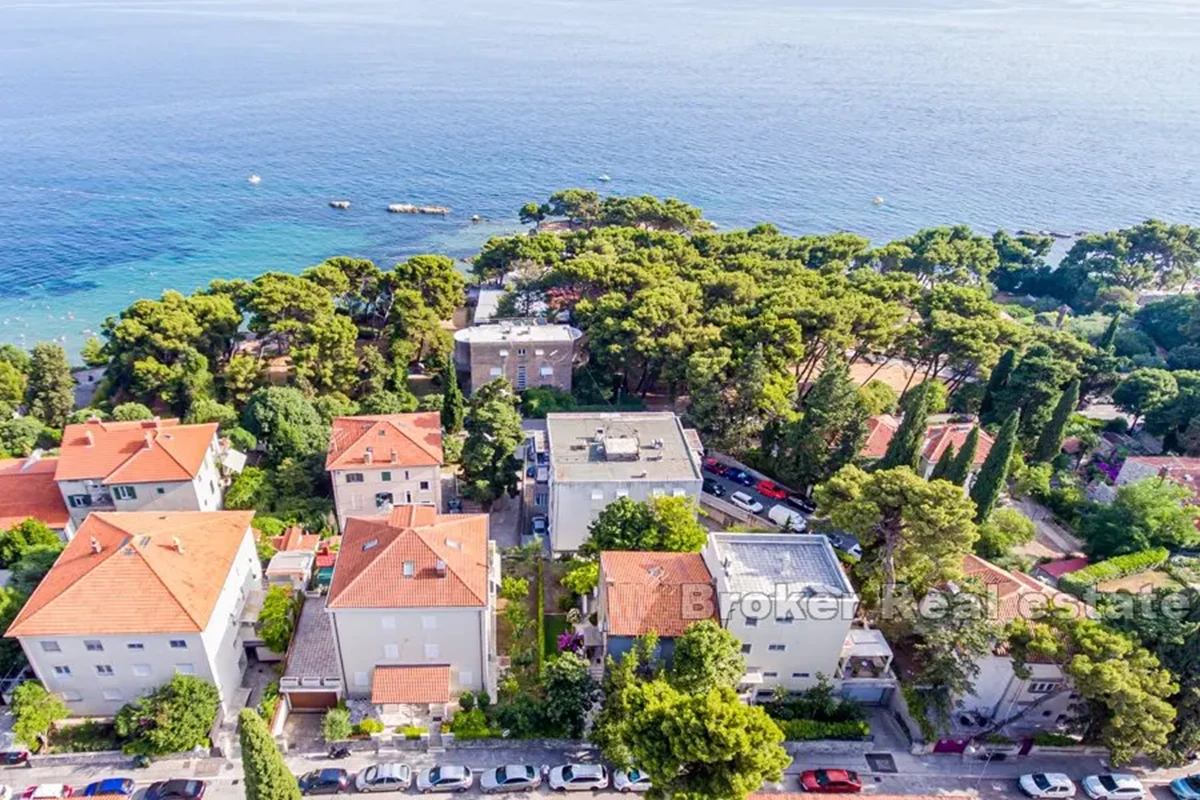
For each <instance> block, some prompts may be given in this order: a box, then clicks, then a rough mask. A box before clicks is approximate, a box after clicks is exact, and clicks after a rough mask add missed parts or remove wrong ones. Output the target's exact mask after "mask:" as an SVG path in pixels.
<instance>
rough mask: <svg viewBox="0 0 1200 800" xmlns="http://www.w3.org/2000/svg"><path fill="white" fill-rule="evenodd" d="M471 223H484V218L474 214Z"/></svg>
mask: <svg viewBox="0 0 1200 800" xmlns="http://www.w3.org/2000/svg"><path fill="white" fill-rule="evenodd" d="M471 222H483V217H481V216H479V215H478V214H472V215H471Z"/></svg>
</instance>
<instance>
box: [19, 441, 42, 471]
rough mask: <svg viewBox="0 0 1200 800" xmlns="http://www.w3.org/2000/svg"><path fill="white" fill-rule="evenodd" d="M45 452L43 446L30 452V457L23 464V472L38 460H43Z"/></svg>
mask: <svg viewBox="0 0 1200 800" xmlns="http://www.w3.org/2000/svg"><path fill="white" fill-rule="evenodd" d="M43 452H44V451H43V450H42V448H40V447H38V448H35V449H34V451H33V452H32V453H30V454H29V458H27V459H25V463H24V464H22V465H21V472H24V471H25V470H27V469H29V468H30V467H32V466H33V465H34V464H36V463H37V462H39V461H41V460H42V453H43Z"/></svg>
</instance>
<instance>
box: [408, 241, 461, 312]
mask: <svg viewBox="0 0 1200 800" xmlns="http://www.w3.org/2000/svg"><path fill="white" fill-rule="evenodd" d="M393 273H394V275H395V279H396V281H397V283H398V284H399V285H401V286H404V287H406V288H412V289H416V290H417V291H418V292H420V293H421V297H422V299H423V300H424V301H425V305H426V306H428V307H429V308H430V309H432V310H433V312H434V313H435V314H437V316H438V318H439V319H450V317H451V315H453V314H454V310H455V309H456V308H458V307H459V306H461V305H462V304H463V303H464V302H466V296H465V294H464V292H463V290H464V289H465V288H466V280H465V279H464V278H463V276H462V275H460V274H459V272H458V270H457V269H455V268H454V259H452V258H449V257H448V256H438V255H420V256H413V257H412V258H410V259H408V260H407V261H404V262H402V263H400V264H397V265H396V267H395V269H394V270H393Z"/></svg>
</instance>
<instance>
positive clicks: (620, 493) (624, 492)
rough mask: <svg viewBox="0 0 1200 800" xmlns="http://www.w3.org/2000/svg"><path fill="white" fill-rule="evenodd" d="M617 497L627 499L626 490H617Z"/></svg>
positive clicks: (627, 491)
mask: <svg viewBox="0 0 1200 800" xmlns="http://www.w3.org/2000/svg"><path fill="white" fill-rule="evenodd" d="M617 497H629V490H628V489H617Z"/></svg>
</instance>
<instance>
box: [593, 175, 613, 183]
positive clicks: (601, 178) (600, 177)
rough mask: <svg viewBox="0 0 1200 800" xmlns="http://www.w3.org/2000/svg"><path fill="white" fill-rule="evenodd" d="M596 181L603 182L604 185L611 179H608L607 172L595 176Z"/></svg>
mask: <svg viewBox="0 0 1200 800" xmlns="http://www.w3.org/2000/svg"><path fill="white" fill-rule="evenodd" d="M596 180H598V181H604V182H605V183H608V182H609V181H611V180H612V178H610V177H609V176H608V173H607V172H601V173H600V174H599V175H597V176H596Z"/></svg>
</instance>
